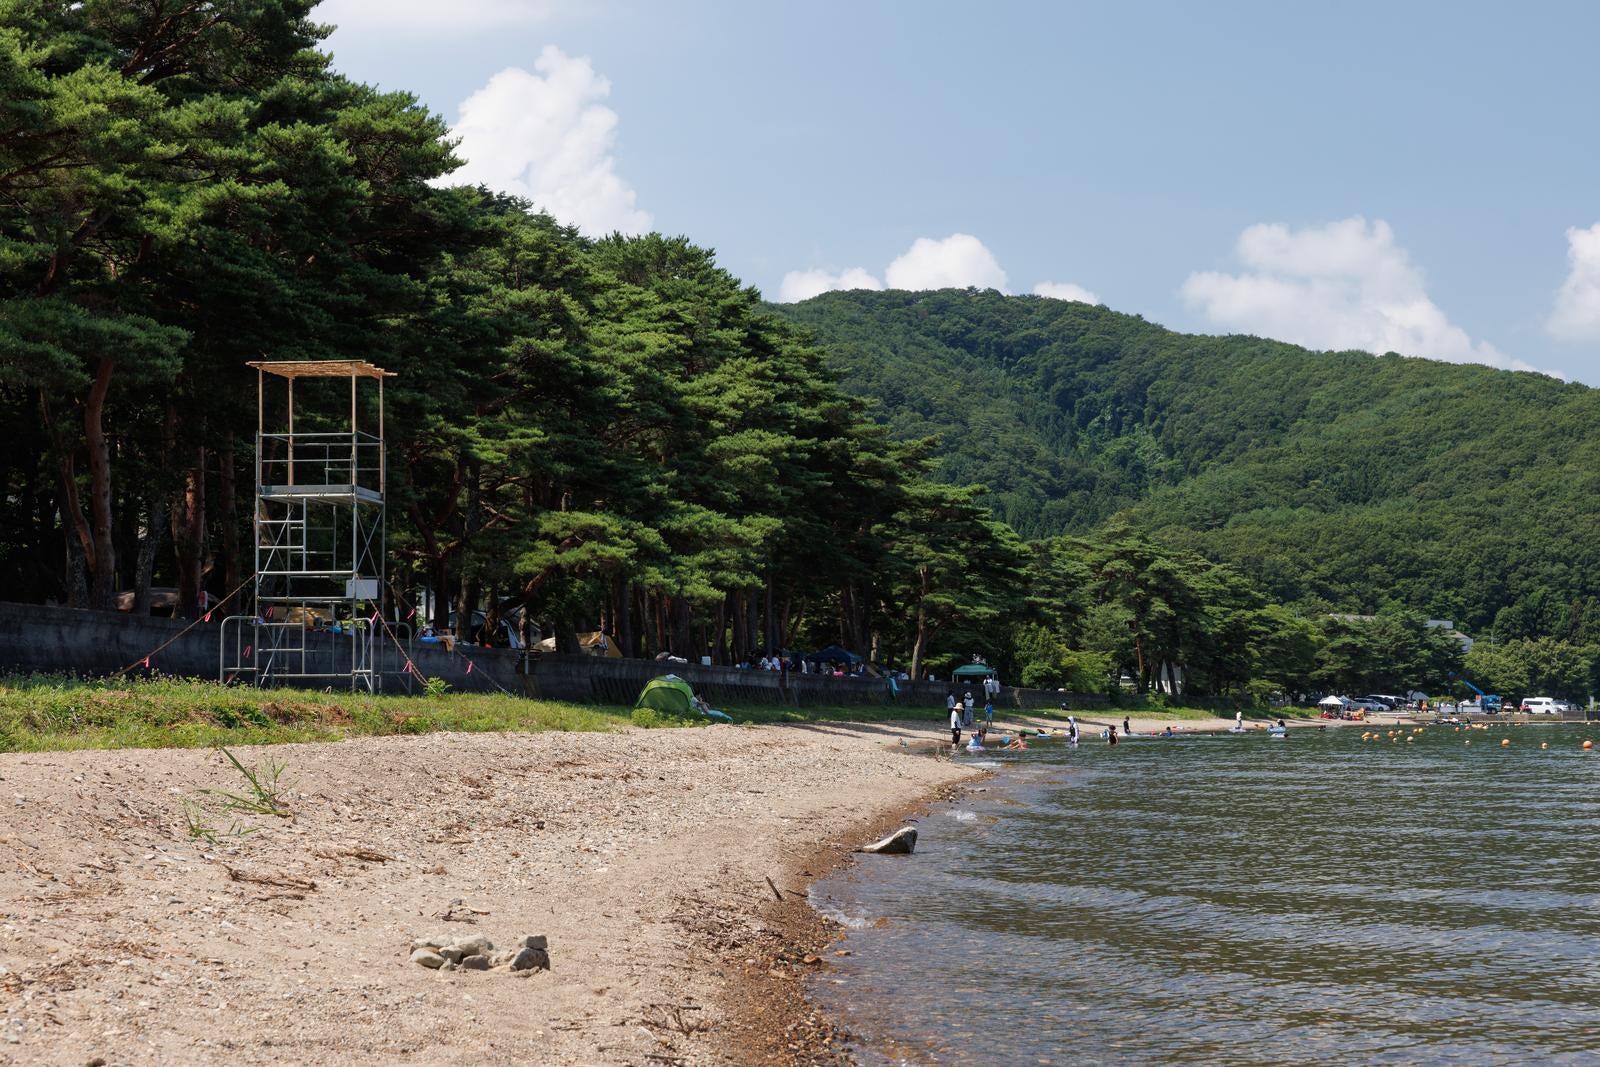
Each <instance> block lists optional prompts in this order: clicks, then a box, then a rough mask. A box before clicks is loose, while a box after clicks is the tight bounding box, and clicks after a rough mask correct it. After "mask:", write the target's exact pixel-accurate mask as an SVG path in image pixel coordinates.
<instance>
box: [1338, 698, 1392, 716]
mask: <svg viewBox="0 0 1600 1067" xmlns="http://www.w3.org/2000/svg"><path fill="white" fill-rule="evenodd" d="M1345 708H1346V709H1347V710H1354V709H1356V708H1359V709H1360V710H1362V711H1376V712H1383V713H1385V714H1387V713H1388V712H1391V711H1393V710H1394V708H1392V707H1390V706H1389V705H1388V704H1385V703H1384V702H1383V701H1381V700H1378V699H1377V698H1375V697H1352V698H1350V700H1349V701H1347V702H1346V703H1345Z"/></svg>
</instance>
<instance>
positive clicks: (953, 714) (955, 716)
mask: <svg viewBox="0 0 1600 1067" xmlns="http://www.w3.org/2000/svg"><path fill="white" fill-rule="evenodd" d="M951 699H952V700H954V699H955V698H954V697H951ZM959 744H961V713H960V712H959V711H957V710H956V706H955V705H954V704H951V705H950V747H951V748H955V747H956V746H957V745H959Z"/></svg>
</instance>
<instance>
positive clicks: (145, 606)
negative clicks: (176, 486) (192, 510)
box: [133, 493, 167, 616]
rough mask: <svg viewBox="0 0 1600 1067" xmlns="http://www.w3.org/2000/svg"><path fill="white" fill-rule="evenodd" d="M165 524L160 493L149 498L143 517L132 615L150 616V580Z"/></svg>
mask: <svg viewBox="0 0 1600 1067" xmlns="http://www.w3.org/2000/svg"><path fill="white" fill-rule="evenodd" d="M166 524H167V506H166V503H165V502H164V501H163V500H162V499H161V494H160V493H155V494H153V495H152V496H151V498H150V503H149V505H148V510H147V512H146V515H145V523H144V536H143V537H142V538H140V539H139V562H138V565H137V566H136V567H135V568H134V572H133V613H134V614H135V615H139V616H144V615H148V614H150V579H151V576H152V575H153V574H154V573H155V568H156V554H157V553H159V552H160V551H161V528H162V527H163V526H165V525H166Z"/></svg>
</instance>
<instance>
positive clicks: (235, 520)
mask: <svg viewBox="0 0 1600 1067" xmlns="http://www.w3.org/2000/svg"><path fill="white" fill-rule="evenodd" d="M237 463H238V457H237V456H236V455H235V451H234V437H233V434H231V433H230V434H228V435H227V436H226V437H225V438H224V439H223V445H222V451H221V452H219V453H218V454H217V495H218V496H219V497H220V498H221V500H220V501H219V502H218V503H219V505H220V507H221V510H222V585H223V590H222V595H223V596H227V595H228V594H229V593H230V592H232V591H233V590H235V589H237V588H239V583H240V582H242V581H244V576H243V574H242V572H241V571H240V568H239V489H238V470H237V468H236V464H237ZM230 610H232V609H230Z"/></svg>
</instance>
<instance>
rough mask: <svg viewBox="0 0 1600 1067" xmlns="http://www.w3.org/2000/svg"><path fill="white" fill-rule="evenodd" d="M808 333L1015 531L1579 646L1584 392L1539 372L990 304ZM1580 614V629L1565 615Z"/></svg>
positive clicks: (856, 314) (887, 297) (820, 302)
mask: <svg viewBox="0 0 1600 1067" xmlns="http://www.w3.org/2000/svg"><path fill="white" fill-rule="evenodd" d="M779 310H781V311H782V312H783V313H784V314H787V315H788V316H790V317H791V318H793V319H794V320H795V321H797V322H800V323H802V324H804V325H806V326H808V327H810V328H811V329H812V330H814V331H815V333H816V335H817V338H818V340H819V341H820V342H821V343H822V346H823V348H824V350H825V351H826V353H827V358H828V359H829V360H830V361H831V362H832V364H833V365H834V366H835V367H836V368H837V369H838V370H840V371H841V372H843V374H844V376H845V381H846V385H847V388H848V389H849V390H850V391H852V392H854V393H857V394H859V395H862V396H865V397H870V398H874V399H875V400H876V401H877V402H878V411H877V414H878V417H879V418H880V419H881V420H882V421H883V422H884V423H885V424H887V425H888V426H889V427H890V428H891V429H892V431H893V432H894V434H896V435H898V436H903V437H917V436H923V435H929V434H937V435H939V438H940V457H941V466H940V468H939V471H938V474H939V476H940V477H941V478H943V479H945V480H948V481H951V482H961V483H966V482H978V483H983V484H985V485H987V486H989V487H990V489H991V491H992V499H991V502H992V504H993V505H994V507H995V509H996V511H997V512H998V514H999V516H1000V517H1002V518H1004V519H1005V520H1006V521H1008V522H1010V523H1011V524H1012V525H1013V526H1014V527H1015V528H1016V529H1017V530H1018V532H1019V533H1021V534H1023V535H1024V536H1027V537H1037V536H1042V535H1046V534H1051V533H1059V532H1081V531H1086V530H1092V529H1094V528H1096V527H1100V526H1103V525H1104V524H1106V523H1107V522H1108V521H1109V520H1112V519H1113V518H1122V519H1126V520H1127V521H1128V522H1129V523H1130V524H1131V525H1132V526H1133V527H1134V528H1135V529H1137V530H1139V531H1141V532H1144V533H1146V534H1148V535H1150V536H1152V537H1153V538H1154V539H1156V540H1158V541H1161V542H1164V543H1167V544H1170V545H1173V546H1177V547H1182V548H1186V549H1191V550H1194V551H1197V552H1200V553H1203V554H1205V555H1207V556H1209V557H1211V558H1215V559H1219V560H1224V561H1228V562H1231V563H1233V564H1235V565H1237V566H1239V567H1240V568H1241V569H1243V570H1244V571H1245V572H1246V573H1248V574H1250V575H1252V576H1253V577H1254V578H1255V579H1256V580H1257V581H1258V582H1260V583H1261V585H1262V586H1263V587H1264V589H1265V590H1266V591H1267V593H1268V594H1269V595H1270V596H1271V597H1273V598H1274V599H1278V600H1281V601H1284V602H1286V603H1290V604H1295V605H1299V606H1301V607H1305V608H1329V609H1338V610H1345V611H1373V610H1376V609H1378V608H1380V607H1382V606H1384V605H1391V606H1405V607H1409V608H1412V609H1416V610H1420V611H1424V612H1427V613H1429V614H1431V615H1436V616H1443V617H1447V618H1452V619H1455V620H1457V621H1458V622H1460V623H1462V624H1464V625H1466V626H1468V627H1470V628H1472V629H1474V630H1475V631H1479V632H1482V631H1485V630H1487V629H1489V628H1490V627H1491V626H1492V625H1493V624H1494V622H1495V619H1496V616H1497V614H1498V613H1499V612H1500V611H1501V609H1503V608H1510V609H1511V610H1509V611H1508V612H1507V613H1506V614H1505V615H1504V616H1503V617H1502V618H1501V628H1502V630H1504V631H1506V632H1505V633H1503V634H1502V636H1505V637H1513V636H1531V635H1536V634H1548V635H1551V636H1558V637H1572V638H1574V639H1580V638H1581V639H1589V638H1590V637H1591V636H1592V635H1590V634H1587V633H1584V634H1578V633H1575V632H1574V631H1577V630H1580V629H1583V630H1587V629H1590V628H1594V627H1595V624H1596V623H1597V622H1600V620H1597V619H1595V618H1594V616H1595V614H1596V613H1595V612H1594V611H1592V610H1588V611H1586V610H1585V609H1586V608H1589V607H1591V604H1590V603H1589V601H1590V599H1591V598H1592V597H1594V596H1595V594H1596V593H1600V568H1597V566H1596V564H1597V563H1600V537H1597V536H1596V534H1597V529H1596V521H1597V519H1600V492H1597V490H1600V441H1597V440H1596V437H1595V432H1596V430H1600V393H1597V392H1596V391H1595V390H1592V389H1590V388H1587V387H1585V386H1580V385H1570V384H1565V383H1562V382H1559V381H1556V380H1555V379H1552V378H1547V377H1544V376H1542V375H1537V374H1528V373H1513V372H1507V371H1499V370H1493V369H1490V368H1487V367H1480V366H1463V365H1455V364H1447V363H1439V362H1435V361H1431V360H1422V359H1408V358H1402V357H1400V356H1398V355H1393V354H1390V355H1385V356H1381V357H1374V356H1371V355H1367V354H1365V353H1359V352H1336V353H1330V352H1311V351H1308V350H1306V349H1303V348H1298V347H1295V346H1293V345H1287V344H1281V343H1278V342H1274V341H1266V340H1261V339H1259V338H1254V337H1205V336H1194V335H1188V334H1181V333H1175V332H1172V331H1170V330H1166V329H1163V328H1162V327H1160V326H1157V325H1155V324H1153V323H1150V322H1146V321H1145V320H1144V319H1142V318H1139V317H1137V316H1131V315H1123V314H1118V313H1117V312H1113V311H1109V310H1107V309H1106V308H1103V307H1091V306H1088V305H1085V304H1077V303H1065V302H1061V301H1056V300H1049V299H1045V298H1042V297H1034V296H1003V295H1001V294H999V293H995V292H992V291H987V292H978V291H963V290H944V291H939V292H928V293H907V292H836V293H828V294H825V295H823V296H819V297H817V298H815V299H812V300H809V301H806V302H804V303H802V304H797V305H788V306H783V307H781V308H780V309H779ZM1585 616H1587V617H1588V618H1587V624H1586V622H1585Z"/></svg>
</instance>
